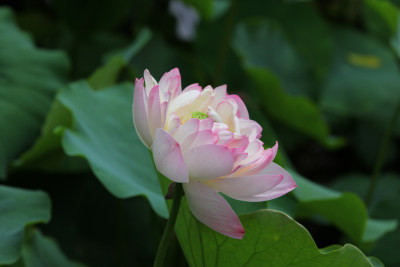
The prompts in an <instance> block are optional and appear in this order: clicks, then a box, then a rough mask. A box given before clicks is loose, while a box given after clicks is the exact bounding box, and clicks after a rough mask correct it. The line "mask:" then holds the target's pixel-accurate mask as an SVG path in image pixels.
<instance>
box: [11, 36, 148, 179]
mask: <svg viewBox="0 0 400 267" xmlns="http://www.w3.org/2000/svg"><path fill="white" fill-rule="evenodd" d="M150 38H151V32H150V30H148V29H144V30H142V31H141V32H140V33H139V34H138V36H137V38H136V39H135V41H134V42H132V44H131V45H130V46H129V47H128V48H127V49H125V50H123V51H117V52H114V53H112V54H113V55H114V56H112V55H111V54H110V55H107V56H106V58H107V60H106V61H107V62H106V63H105V64H104V65H103V66H101V67H99V68H97V69H96V70H95V71H94V72H93V74H92V75H90V76H89V77H88V79H87V81H88V83H89V84H90V86H91V87H92V88H93V89H95V90H100V89H103V88H106V87H110V86H112V85H114V84H116V83H117V81H118V79H119V76H120V73H121V71H122V70H123V69H124V68H125V67H126V64H127V62H129V60H131V59H132V57H134V56H135V55H136V54H137V53H138V52H139V51H140V50H141V49H142V48H143V46H144V45H145V44H146V43H147V42H148V41H149V39H150ZM71 123H72V118H71V113H70V111H69V110H67V109H66V108H65V107H64V106H63V105H62V104H61V103H60V102H59V101H58V100H57V99H56V100H55V101H54V102H53V105H52V106H51V109H50V111H49V112H48V114H47V117H46V120H45V123H44V125H43V126H42V129H41V135H40V136H39V138H38V139H37V140H36V141H35V143H34V145H33V146H32V147H31V148H30V149H29V150H28V151H26V152H25V153H24V154H23V155H22V156H21V157H20V158H19V159H18V160H17V161H15V162H14V166H15V167H18V168H29V169H40V170H46V171H60V170H63V171H66V172H71V171H79V170H82V169H84V168H86V165H85V164H84V163H83V162H82V161H80V160H77V159H76V158H71V157H67V156H66V155H65V153H64V152H63V150H62V147H61V136H60V135H56V134H55V133H54V131H55V129H56V128H57V127H60V126H63V127H70V126H71V125H72V124H71ZM50 163H51V164H50Z"/></svg>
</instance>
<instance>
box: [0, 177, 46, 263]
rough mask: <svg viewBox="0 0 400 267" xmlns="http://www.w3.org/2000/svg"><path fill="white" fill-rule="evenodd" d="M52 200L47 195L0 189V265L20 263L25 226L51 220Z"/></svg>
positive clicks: (28, 191) (37, 192) (11, 188)
mask: <svg viewBox="0 0 400 267" xmlns="http://www.w3.org/2000/svg"><path fill="white" fill-rule="evenodd" d="M50 207H51V204H50V198H49V197H48V195H47V194H46V193H45V192H42V191H30V190H23V189H18V188H13V187H9V186H3V185H2V186H0V212H1V218H2V219H1V224H0V264H10V263H14V262H15V261H17V259H18V258H19V255H20V253H21V249H22V242H23V239H24V234H25V226H28V225H30V224H34V223H47V222H48V221H49V220H50V216H51V215H50Z"/></svg>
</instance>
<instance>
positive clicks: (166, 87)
mask: <svg viewBox="0 0 400 267" xmlns="http://www.w3.org/2000/svg"><path fill="white" fill-rule="evenodd" d="M159 85H160V93H162V94H165V93H169V94H170V95H171V98H172V99H173V98H174V97H175V96H176V95H178V94H179V93H180V92H181V91H182V86H181V75H180V73H179V69H178V68H174V69H172V70H170V71H169V72H166V73H165V74H164V75H163V76H162V77H161V79H160V82H159Z"/></svg>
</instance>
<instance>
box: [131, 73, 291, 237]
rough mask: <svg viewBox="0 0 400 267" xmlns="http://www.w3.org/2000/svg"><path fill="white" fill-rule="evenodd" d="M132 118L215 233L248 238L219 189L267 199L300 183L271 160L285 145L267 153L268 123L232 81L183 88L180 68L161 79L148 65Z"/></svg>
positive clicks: (194, 209) (160, 167) (137, 84)
mask: <svg viewBox="0 0 400 267" xmlns="http://www.w3.org/2000/svg"><path fill="white" fill-rule="evenodd" d="M133 121H134V124H135V127H136V131H137V132H138V135H139V137H140V139H141V140H142V141H143V143H144V144H145V145H146V146H147V147H148V148H150V149H151V150H152V151H153V158H154V162H155V165H156V167H157V169H158V171H159V172H160V173H162V174H163V175H164V176H166V177H167V178H169V179H171V180H172V181H174V182H178V183H182V184H183V189H184V191H185V195H186V199H187V201H188V203H189V206H190V209H191V211H192V213H193V215H194V216H195V217H196V218H197V219H198V220H199V221H200V222H202V223H204V224H205V225H207V226H208V227H210V228H212V229H214V230H215V231H217V232H219V233H221V234H224V235H226V236H230V237H233V238H237V239H241V238H242V237H243V235H244V229H243V226H242V224H241V223H240V220H239V218H238V217H237V215H236V214H235V212H234V211H233V210H232V208H231V207H230V205H229V204H228V202H227V201H226V200H225V199H224V198H223V197H222V196H221V195H220V194H219V192H222V193H224V194H225V195H227V196H229V197H231V198H234V199H238V200H242V201H252V202H255V201H266V200H270V199H274V198H277V197H279V196H282V195H284V194H286V193H288V192H289V191H291V190H293V189H294V188H296V183H295V182H294V181H293V179H292V177H291V176H290V174H289V173H287V172H286V171H285V170H284V169H283V168H282V167H280V166H279V165H277V164H275V163H274V162H272V161H273V160H274V158H275V155H276V153H277V150H278V143H276V144H275V146H273V147H272V148H268V149H266V150H264V147H263V142H261V141H260V139H259V138H260V137H261V131H262V128H261V126H260V125H259V124H258V123H257V122H255V121H253V120H250V119H249V113H248V111H247V108H246V106H245V105H244V103H243V101H242V100H241V99H240V97H239V96H237V95H228V94H227V92H226V85H222V86H219V87H217V88H215V89H213V88H212V87H211V86H207V87H205V88H204V89H203V88H202V87H200V86H199V85H198V84H192V85H189V86H188V87H186V88H185V89H184V90H182V86H181V76H180V73H179V70H178V69H177V68H175V69H173V70H171V71H170V72H167V73H165V74H164V75H163V76H162V78H161V80H160V81H159V82H158V83H157V82H156V80H155V79H154V78H153V77H152V76H151V75H150V72H149V71H148V70H145V71H144V78H141V79H136V82H135V91H134V99H133Z"/></svg>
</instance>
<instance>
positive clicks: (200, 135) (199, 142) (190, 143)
mask: <svg viewBox="0 0 400 267" xmlns="http://www.w3.org/2000/svg"><path fill="white" fill-rule="evenodd" d="M214 140H215V138H214V134H213V132H212V131H211V130H203V131H198V132H194V133H192V134H191V135H189V136H188V137H186V138H185V140H184V141H183V142H182V143H181V150H182V153H185V152H186V151H188V150H190V149H192V148H195V147H198V146H203V145H208V144H213V142H214Z"/></svg>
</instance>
